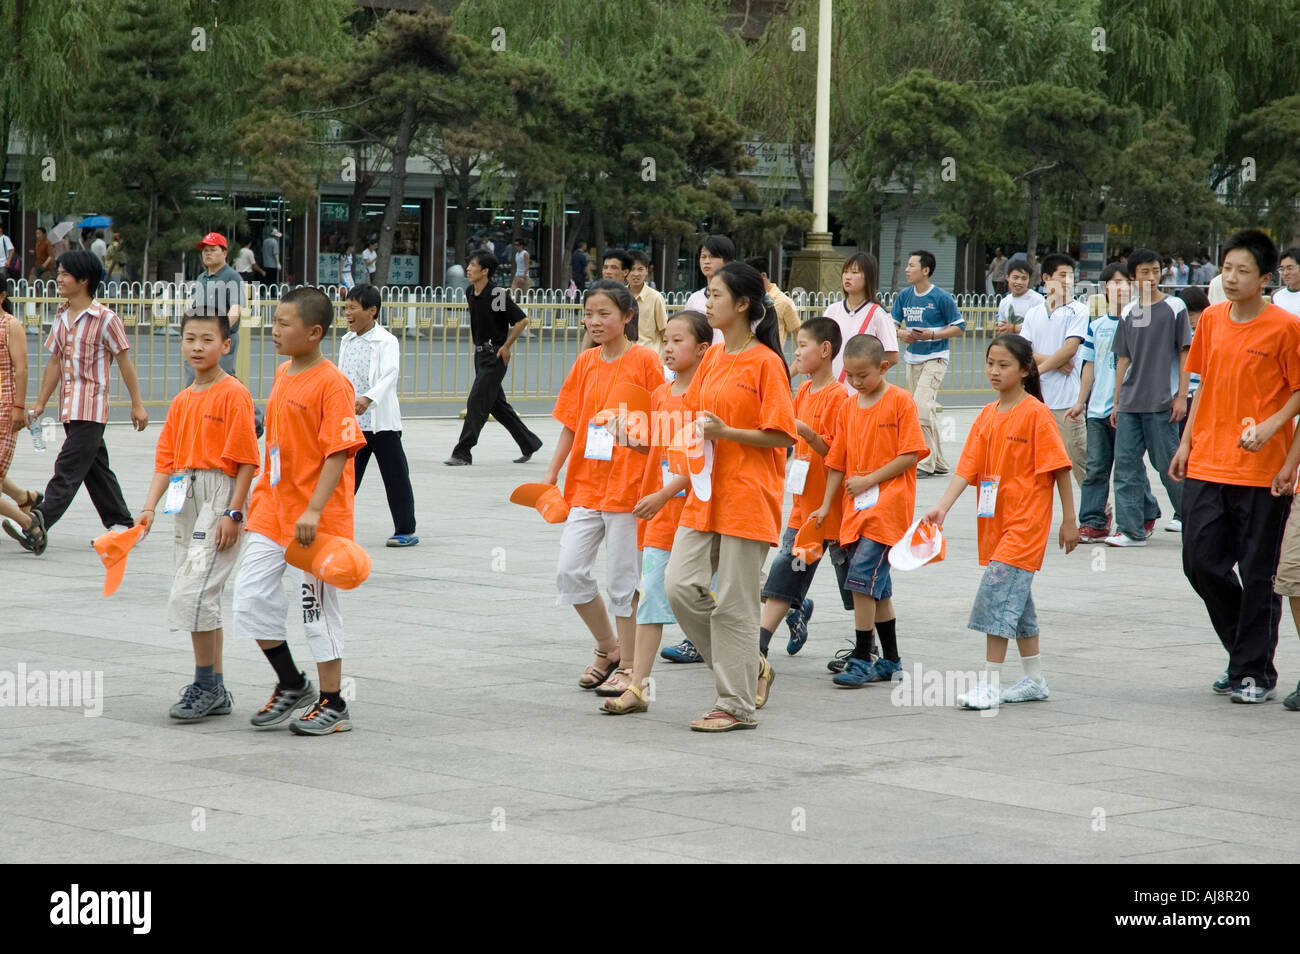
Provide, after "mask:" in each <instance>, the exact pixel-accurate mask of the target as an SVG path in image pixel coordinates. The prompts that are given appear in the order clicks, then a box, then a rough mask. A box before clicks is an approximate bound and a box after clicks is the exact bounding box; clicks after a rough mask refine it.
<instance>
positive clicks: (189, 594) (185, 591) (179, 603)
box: [167, 470, 243, 633]
mask: <svg viewBox="0 0 1300 954" xmlns="http://www.w3.org/2000/svg"><path fill="white" fill-rule="evenodd" d="M234 494H235V478H233V477H231V476H229V475H228V474H226V473H225V472H224V471H220V470H196V471H192V472H190V485H189V490H188V491H187V493H186V496H185V503H184V504H183V505H182V506H181V509H180V512H179V513H177V514H176V515H175V525H174V529H173V540H174V545H173V547H172V552H173V554H174V556H173V563H174V568H173V573H172V590H171V596H170V598H169V599H168V600H167V625H168V626H169V627H170V628H171V629H181V630H186V631H188V632H191V633H206V632H209V631H210V630H214V629H220V628H221V595H222V593H223V592H225V589H226V580H228V579H230V574H231V572H232V571H233V570H234V569H235V564H236V563H237V562H238V561H239V544H240V542H241V541H240V538H241V537H243V534H242V533H240V534H238V535H236V537H235V543H234V545H233V546H231V547H228V548H227V549H225V550H218V549H217V527H218V526H220V524H221V518H222V516H223V515H224V514H225V512H226V510H227V509H228V508H229V507H230V500H231V498H232V497H233V496H234Z"/></svg>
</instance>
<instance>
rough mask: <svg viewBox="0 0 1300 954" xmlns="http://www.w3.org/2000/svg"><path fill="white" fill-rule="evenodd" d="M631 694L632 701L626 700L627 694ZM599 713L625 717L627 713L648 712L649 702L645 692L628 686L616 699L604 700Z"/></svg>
mask: <svg viewBox="0 0 1300 954" xmlns="http://www.w3.org/2000/svg"><path fill="white" fill-rule="evenodd" d="M629 693H631V695H632V700H631V701H629V700H628V698H627V697H628V694H629ZM600 711H601V712H607V713H609V714H610V715H627V714H628V713H629V712H649V711H650V700H649V698H647V696H646V694H645V692H643V691H642V690H640V689H638V688H637V687H636V686H633V685H629V686H628V687H627V689H625V690H624V691H623V693H622V694H621V695H620V696H619V697H618V698H617V699H606V700H605V703H604V705H602V706H601V707H600Z"/></svg>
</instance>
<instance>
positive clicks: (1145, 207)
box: [1107, 107, 1294, 251]
mask: <svg viewBox="0 0 1300 954" xmlns="http://www.w3.org/2000/svg"><path fill="white" fill-rule="evenodd" d="M1211 179H1212V169H1211V165H1210V161H1209V159H1208V158H1207V157H1206V155H1205V153H1204V152H1198V151H1197V149H1196V140H1195V138H1194V137H1193V136H1192V134H1191V131H1190V130H1188V128H1187V127H1186V126H1184V125H1183V124H1182V123H1181V122H1179V121H1178V119H1177V118H1176V117H1175V115H1174V110H1173V108H1172V107H1167V108H1166V109H1164V110H1162V111H1161V112H1160V113H1159V114H1158V115H1157V116H1155V117H1154V118H1152V119H1149V120H1147V121H1146V122H1145V123H1143V125H1142V133H1141V135H1140V136H1138V137H1137V138H1136V139H1133V140H1131V141H1130V142H1129V143H1128V145H1127V146H1125V147H1124V149H1123V151H1121V152H1120V153H1119V155H1118V156H1117V157H1116V159H1115V165H1114V171H1113V173H1112V175H1111V177H1110V190H1109V194H1108V196H1107V203H1108V211H1109V210H1110V209H1111V208H1113V209H1114V212H1113V214H1112V215H1111V218H1115V219H1118V220H1119V221H1122V222H1126V223H1128V224H1129V225H1130V227H1131V228H1132V230H1133V231H1132V236H1133V241H1134V242H1135V243H1136V244H1138V245H1144V246H1148V247H1150V248H1158V249H1165V250H1169V251H1173V250H1183V249H1194V248H1201V247H1204V246H1206V245H1208V244H1210V242H1211V241H1212V240H1213V238H1214V234H1215V232H1216V231H1218V230H1219V229H1222V228H1224V227H1225V226H1226V225H1227V223H1228V218H1229V213H1228V209H1227V207H1226V206H1224V205H1223V204H1222V203H1221V202H1220V201H1219V198H1218V196H1217V195H1215V193H1214V190H1213V188H1212V187H1211V185H1210V182H1211ZM1293 181H1294V180H1293ZM1292 189H1293V192H1294V185H1293V186H1292Z"/></svg>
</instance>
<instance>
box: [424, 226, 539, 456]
mask: <svg viewBox="0 0 1300 954" xmlns="http://www.w3.org/2000/svg"><path fill="white" fill-rule="evenodd" d="M498 264H499V263H498V262H497V260H496V256H494V255H493V254H492V253H491V252H489V251H487V250H486V249H478V250H477V251H474V252H471V253H470V256H469V261H468V262H467V263H466V265H465V277H466V278H467V279H469V287H468V288H466V289H465V300H466V301H467V302H468V303H469V325H470V334H471V335H472V336H473V339H474V384H473V386H472V387H471V388H470V391H469V404H468V407H467V413H466V415H465V426H464V427H463V428H462V429H461V432H460V440H459V441H458V442H457V443H456V447H455V449H454V450H452V452H451V457H449V458H448V459H447V460H445V461H443V463H444V464H446V465H447V466H448V467H465V466H468V465H469V464H472V463H473V461H472V460H471V459H470V453H471V451H473V449H474V445H475V444H477V443H478V436H479V432H480V431H482V430H483V425H484V424H486V423H487V419H488V415H489V414H490V415H492V416H493V417H495V418H496V419H497V421H498V422H499V423H500V424H501V425H502V426H503V427H504V428H505V429H506V430H507V431H509V432H510V436H511V437H513V438H514V439H515V443H516V444H518V445H519V450H520V452H521V456H520V457H517V458H515V463H516V464H526V463H528V460H529V458H531V457H532V456H533V455H534V454H536V453H537V452H538V451H539V450H540V449H541V447H542V439H541V438H540V437H538V436H537V435H536V434H534V433H533V432H532V431H530V430H529V429H528V428H527V427H526V426H524V422H523V421H521V420H520V419H519V415H518V414H516V413H515V409H514V408H512V407H511V406H510V402H509V401H507V400H506V396H505V393H504V392H503V391H502V389H501V382H502V381H503V380H504V379H505V376H506V371H507V369H508V366H509V362H510V349H511V348H512V347H514V343H515V340H516V339H517V338H518V337H519V336H520V335H521V334H523V331H524V328H525V327H527V318H528V316H527V315H525V314H524V312H523V310H522V309H521V308H520V307H519V306H518V305H516V304H515V302H514V300H513V299H512V298H511V297H510V293H509V291H508V290H507V289H505V288H494V287H492V285H491V278H492V273H493V272H495V271H496V270H497V265H498Z"/></svg>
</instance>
